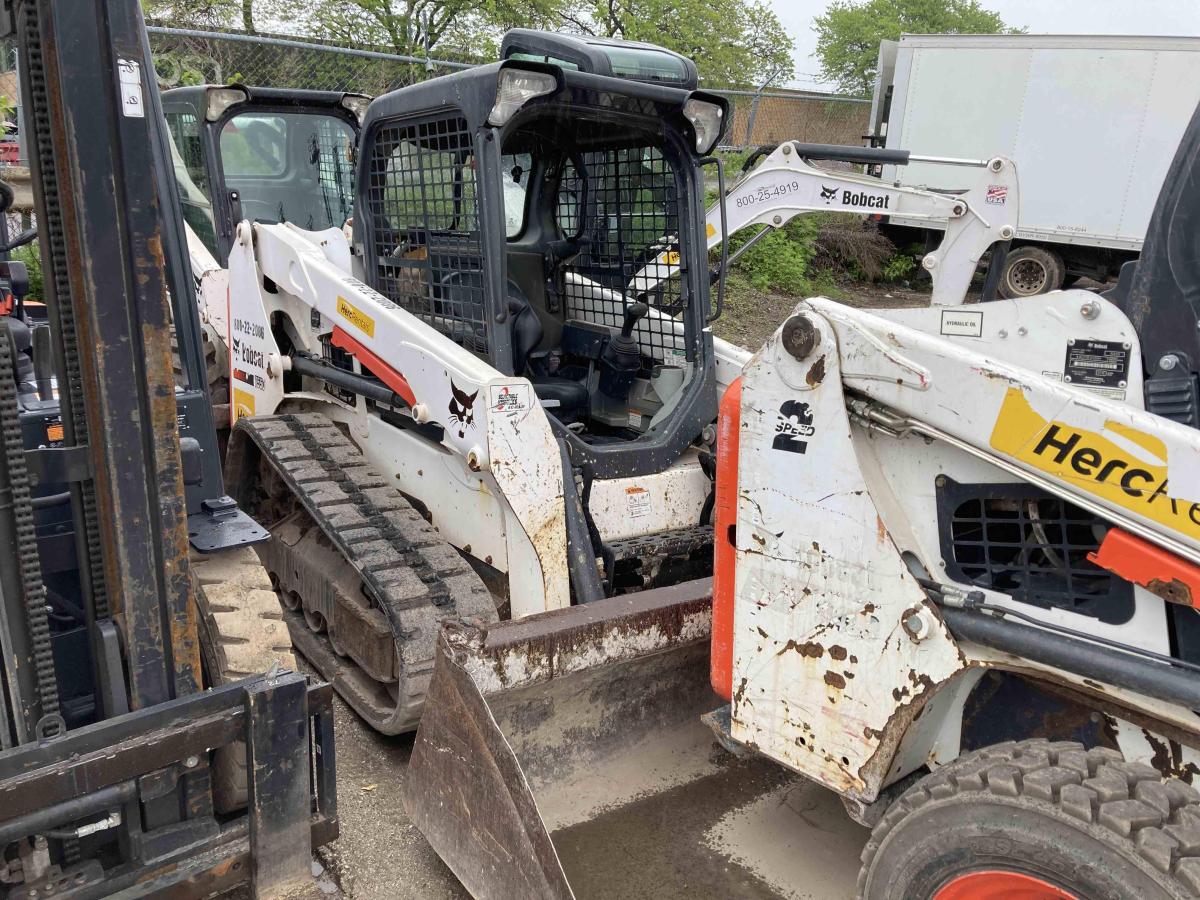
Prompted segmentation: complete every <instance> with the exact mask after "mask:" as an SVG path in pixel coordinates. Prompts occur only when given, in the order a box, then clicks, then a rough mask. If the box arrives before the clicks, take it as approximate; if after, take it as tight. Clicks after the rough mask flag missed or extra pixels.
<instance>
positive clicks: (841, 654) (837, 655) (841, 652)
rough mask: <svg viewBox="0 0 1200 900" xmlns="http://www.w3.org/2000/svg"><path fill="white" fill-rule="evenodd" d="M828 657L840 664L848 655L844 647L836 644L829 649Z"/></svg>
mask: <svg viewBox="0 0 1200 900" xmlns="http://www.w3.org/2000/svg"><path fill="white" fill-rule="evenodd" d="M829 655H830V656H831V657H833V658H834V659H836V660H837V661H838V662H841V661H842V660H844V659H845V658H846V657H847V656H849V655H850V653H849V651H847V650H846V648H845V647H842V646H840V645H838V644H834V645H833V646H832V647H830V648H829Z"/></svg>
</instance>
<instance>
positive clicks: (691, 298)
mask: <svg viewBox="0 0 1200 900" xmlns="http://www.w3.org/2000/svg"><path fill="white" fill-rule="evenodd" d="M504 52H505V54H506V56H507V57H508V58H507V59H506V60H505V61H504V62H501V63H498V64H493V65H489V66H482V67H479V68H476V69H471V70H468V71H464V72H459V73H455V74H453V75H448V76H444V77H442V78H438V79H434V80H432V81H428V82H424V83H421V84H417V85H413V86H411V87H407V88H403V89H401V90H399V91H396V92H393V93H391V94H388V95H385V96H383V97H381V98H379V99H378V100H376V101H375V102H374V103H373V104H372V105H371V107H370V108H369V110H368V113H367V117H366V120H365V122H364V126H363V134H364V140H363V152H362V165H361V167H360V171H359V184H360V190H359V192H358V202H359V203H360V209H359V210H358V211H357V214H356V217H355V222H356V232H355V245H356V247H355V249H356V255H357V257H358V259H359V260H360V261H361V263H362V265H363V269H364V272H363V275H364V280H365V281H367V282H368V283H370V284H371V285H372V286H373V287H375V288H376V289H377V290H379V291H380V292H381V293H383V294H384V295H385V296H387V297H388V298H389V299H391V300H392V301H393V302H395V303H397V304H399V305H400V306H402V307H403V308H404V309H406V310H408V311H409V312H411V313H413V314H414V315H417V316H418V317H419V318H421V319H423V320H424V321H426V322H427V323H428V324H430V325H431V326H433V327H434V328H436V329H437V330H439V331H441V332H442V333H443V334H445V335H447V336H448V337H450V338H451V339H453V340H455V341H456V342H458V343H459V344H461V345H462V346H464V347H466V348H467V349H469V350H471V351H473V352H474V353H476V354H477V355H479V356H481V357H483V358H485V359H487V360H488V361H489V362H490V363H491V364H492V365H493V366H495V367H496V368H497V369H499V370H500V371H501V372H504V373H506V374H513V375H520V376H524V377H527V378H529V380H530V381H531V382H532V383H533V385H534V388H535V391H536V392H537V394H538V397H539V399H540V401H541V403H542V406H543V407H544V408H545V410H546V412H547V413H548V414H549V416H550V420H551V424H552V426H553V427H555V429H556V431H558V432H559V433H560V435H561V436H562V438H563V439H564V440H565V441H566V442H567V443H568V444H569V445H570V447H571V452H572V458H573V459H574V460H576V461H577V464H590V465H591V466H592V468H593V471H594V472H595V474H596V475H597V476H599V477H614V476H616V475H618V474H621V475H636V474H641V473H644V472H649V471H661V469H662V468H664V467H665V465H667V464H669V462H670V460H671V459H674V458H675V457H676V456H678V455H679V454H680V453H681V452H683V450H684V449H686V447H687V446H688V445H690V444H691V443H692V441H694V440H695V438H696V437H697V436H698V435H699V433H700V431H701V430H702V429H703V427H704V426H705V425H706V424H708V423H710V422H711V421H712V420H713V419H714V418H715V414H716V390H715V381H714V361H713V352H712V339H711V336H710V334H709V333H708V332H707V331H706V330H705V325H706V317H707V315H708V310H709V283H708V265H707V250H706V235H705V234H704V230H703V229H704V202H703V189H702V183H701V180H700V175H699V172H700V169H699V167H698V162H699V160H700V159H701V157H702V156H703V155H704V154H705V153H707V152H708V151H709V150H710V149H711V148H712V147H713V146H714V145H715V144H716V142H717V139H718V138H719V136H720V133H721V130H722V127H723V124H724V121H725V115H726V106H725V103H724V101H723V100H721V99H720V98H718V97H715V96H712V95H708V94H704V93H702V92H699V91H696V90H695V89H694V88H695V82H696V77H695V67H694V65H693V64H692V63H691V61H690V60H686V59H684V58H683V57H679V56H677V55H676V54H672V53H670V52H669V51H666V50H663V49H661V48H657V47H653V46H651V45H641V44H638V45H634V44H623V43H620V42H607V41H592V40H584V39H580V38H574V37H570V36H564V35H557V34H553V35H552V34H544V33H541V32H527V31H516V32H510V33H509V34H508V35H507V36H506V38H505V41H504ZM614 73H620V74H619V75H618V74H614ZM358 226H361V227H358ZM659 260H669V263H670V265H663V269H664V271H663V272H662V273H661V274H662V275H663V276H669V277H663V278H662V280H661V281H660V280H658V279H655V278H650V279H647V280H648V281H650V282H657V283H656V284H655V286H654V288H653V289H652V290H651V291H643V292H639V291H638V290H637V289H636V288H635V287H634V284H635V283H638V282H635V276H636V275H638V274H639V273H640V272H641V273H643V274H644V270H645V269H646V268H647V267H649V268H650V269H651V270H653V269H654V267H655V265H656V264H657V261H659ZM639 282H640V283H645V281H643V280H640V279H639Z"/></svg>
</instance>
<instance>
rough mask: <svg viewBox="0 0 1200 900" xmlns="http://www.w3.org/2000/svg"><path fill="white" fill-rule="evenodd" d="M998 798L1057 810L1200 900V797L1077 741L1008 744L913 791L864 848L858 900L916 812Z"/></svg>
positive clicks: (1176, 891)
mask: <svg viewBox="0 0 1200 900" xmlns="http://www.w3.org/2000/svg"><path fill="white" fill-rule="evenodd" d="M962 794H966V795H971V794H976V795H979V796H980V798H981V800H983V799H986V796H987V795H989V794H990V795H993V796H996V797H999V798H1005V799H1007V800H1013V799H1024V800H1026V801H1028V802H1030V803H1032V804H1044V805H1047V806H1051V807H1056V808H1057V809H1058V810H1060V811H1062V812H1065V813H1066V814H1067V815H1069V816H1071V817H1073V818H1075V819H1077V820H1079V821H1080V822H1081V823H1084V824H1086V825H1093V826H1098V827H1100V828H1103V829H1105V830H1107V831H1109V832H1111V833H1112V840H1113V842H1114V844H1115V843H1120V842H1124V843H1125V844H1126V845H1127V848H1128V849H1127V853H1128V856H1129V857H1130V858H1137V857H1140V858H1141V859H1142V860H1143V861H1144V862H1145V863H1146V864H1147V865H1148V866H1149V868H1151V869H1152V870H1154V871H1156V872H1158V873H1160V876H1161V879H1162V883H1163V885H1164V888H1165V890H1166V891H1167V892H1168V893H1169V894H1171V895H1175V896H1182V897H1195V896H1200V794H1198V793H1197V792H1196V790H1195V789H1193V788H1192V787H1191V786H1190V785H1187V784H1184V783H1183V782H1182V781H1180V780H1179V779H1176V778H1163V776H1162V775H1160V774H1159V773H1158V772H1157V771H1156V770H1155V769H1153V768H1152V767H1150V766H1148V765H1146V764H1144V763H1131V762H1127V761H1126V760H1125V758H1124V757H1123V756H1121V754H1120V753H1118V752H1116V751H1115V750H1109V749H1107V748H1104V747H1090V748H1086V749H1085V748H1084V747H1083V745H1082V744H1078V743H1075V742H1073V741H1054V742H1050V741H1046V740H1043V739H1034V740H1028V741H1021V742H1012V741H1009V742H1007V743H1004V744H996V745H994V746H992V747H987V748H985V749H982V750H978V751H976V752H974V753H970V754H967V755H965V756H963V757H960V758H959V759H957V760H955V761H954V762H952V763H950V764H949V765H947V766H945V767H943V768H941V769H938V770H937V771H936V772H934V773H933V774H932V775H929V776H927V777H926V778H923V779H921V781H919V782H917V784H916V785H914V786H913V787H911V788H909V790H908V791H906V792H905V793H904V795H903V796H901V798H900V799H899V800H897V801H896V802H895V803H894V804H893V805H892V808H891V809H889V810H888V811H887V813H886V814H885V815H884V817H883V818H882V819H880V821H879V823H878V824H877V825H876V826H875V828H874V829H873V830H872V832H871V839H870V840H869V841H868V842H867V845H866V847H864V848H863V854H862V861H863V866H862V869H861V870H860V873H859V878H858V895H859V897H860V898H862V897H865V896H866V893H865V892H866V889H867V886H868V879H869V876H870V871H871V863H872V860H873V859H874V857H875V854H876V853H877V852H878V851H879V848H880V846H881V845H882V844H883V842H884V841H885V840H886V839H887V838H888V836H889V834H891V832H892V831H893V830H894V829H895V828H896V827H897V826H898V825H900V824H901V822H903V821H904V819H905V818H906V817H907V816H908V815H909V814H910V813H912V812H914V811H916V810H917V809H919V808H921V807H923V806H925V805H926V804H928V803H932V802H936V801H938V800H943V799H945V798H947V797H951V796H954V795H962Z"/></svg>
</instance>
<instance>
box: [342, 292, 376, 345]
mask: <svg viewBox="0 0 1200 900" xmlns="http://www.w3.org/2000/svg"><path fill="white" fill-rule="evenodd" d="M337 312H338V315H339V316H341V317H342V318H343V319H345V320H346V321H347V322H349V323H350V324H351V325H353V326H354V327H355V328H357V329H358V330H359V331H361V332H362V333H363V334H365V335H366V336H367V337H375V320H374V319H372V318H371V317H370V316H368V315H367V314H366V313H365V312H363V311H362V310H361V309H359V308H358V307H357V306H355V305H354V304H353V303H351V302H350V301H349V300H347V299H346V298H345V297H338V298H337Z"/></svg>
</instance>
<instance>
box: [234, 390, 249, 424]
mask: <svg viewBox="0 0 1200 900" xmlns="http://www.w3.org/2000/svg"><path fill="white" fill-rule="evenodd" d="M252 415H254V395H253V394H248V393H246V392H245V391H243V390H242V389H241V388H234V389H233V418H234V421H237V420H238V419H240V418H241V417H242V416H252Z"/></svg>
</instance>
